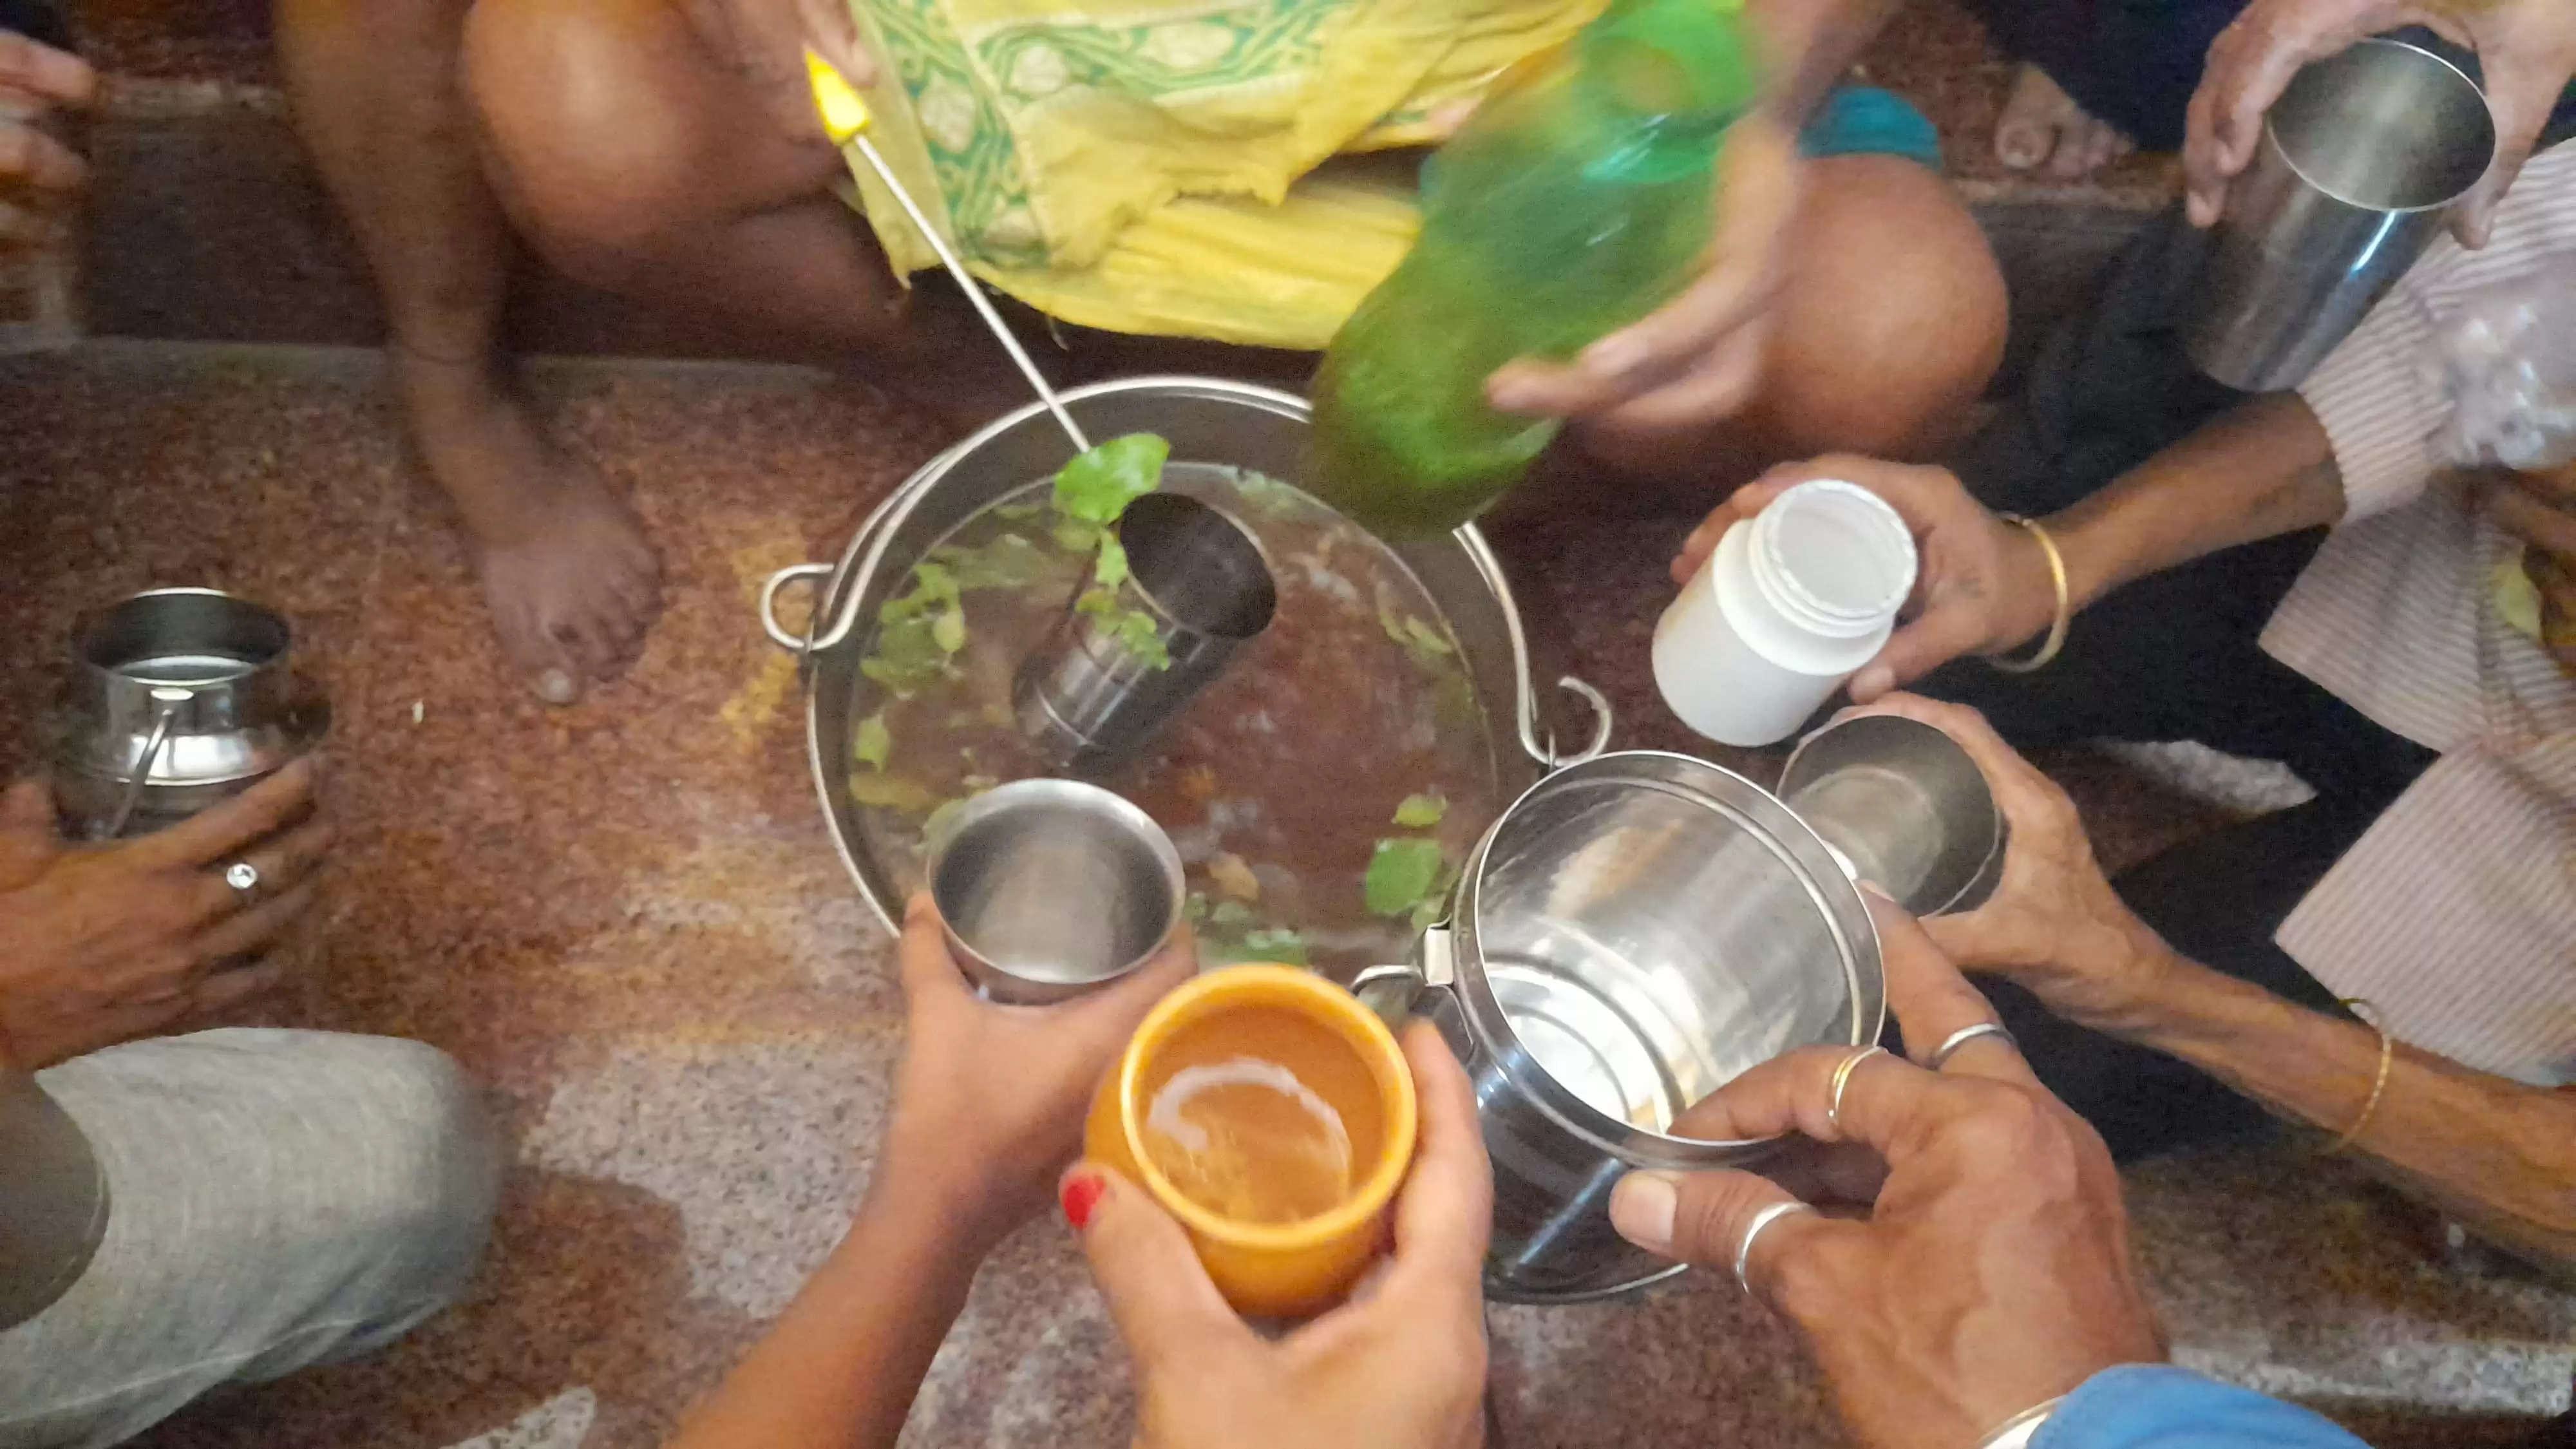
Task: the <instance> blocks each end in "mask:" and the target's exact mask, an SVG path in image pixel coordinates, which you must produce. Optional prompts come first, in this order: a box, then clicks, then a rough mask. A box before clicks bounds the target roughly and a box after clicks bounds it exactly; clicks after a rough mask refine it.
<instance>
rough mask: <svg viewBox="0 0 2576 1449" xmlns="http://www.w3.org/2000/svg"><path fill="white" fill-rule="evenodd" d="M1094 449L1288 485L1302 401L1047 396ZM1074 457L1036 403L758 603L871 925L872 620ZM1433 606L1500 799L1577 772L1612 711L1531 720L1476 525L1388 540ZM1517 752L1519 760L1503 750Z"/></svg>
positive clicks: (1224, 391)
mask: <svg viewBox="0 0 2576 1449" xmlns="http://www.w3.org/2000/svg"><path fill="white" fill-rule="evenodd" d="M1059 398H1060V400H1061V401H1062V403H1063V404H1064V406H1065V409H1066V410H1067V411H1068V412H1069V413H1070V414H1071V415H1072V416H1073V417H1074V418H1075V419H1076V420H1078V421H1079V423H1080V424H1081V426H1082V428H1083V429H1084V430H1085V431H1086V432H1087V433H1088V434H1089V435H1090V436H1092V437H1093V438H1111V437H1116V436H1118V435H1120V434H1122V433H1132V432H1150V433H1156V434H1159V435H1161V436H1162V437H1164V438H1165V439H1167V440H1169V441H1170V443H1171V445H1172V452H1171V456H1172V459H1173V463H1172V465H1171V466H1170V467H1169V468H1168V469H1167V470H1166V472H1165V482H1164V488H1165V489H1166V490H1167V491H1171V492H1177V493H1182V494H1185V495H1186V494H1190V493H1191V492H1192V491H1193V488H1194V487H1196V486H1198V485H1196V484H1194V483H1193V481H1192V478H1193V475H1194V474H1196V473H1202V472H1210V471H1220V470H1225V469H1242V470H1247V471H1250V472H1253V473H1259V474H1263V475H1266V476H1268V477H1271V478H1275V479H1279V480H1281V481H1285V482H1289V483H1294V482H1295V481H1296V480H1297V478H1298V477H1299V475H1300V474H1301V473H1302V471H1303V469H1304V466H1305V462H1304V460H1305V449H1306V434H1307V415H1308V410H1307V406H1306V402H1305V400H1304V399H1303V398H1300V397H1296V396H1294V395H1293V394H1289V393H1284V392H1279V391H1276V390H1274V389H1270V388H1263V387H1254V386H1251V385H1249V384H1245V383H1239V382H1228V381H1224V380H1221V379H1216V378H1197V377H1143V378H1128V379H1122V380H1119V381H1114V382H1105V383H1097V384H1094V385H1092V386H1088V387H1082V388H1076V389H1074V390H1072V391H1070V392H1065V393H1062V394H1059ZM1072 455H1073V450H1072V445H1071V443H1070V442H1068V440H1067V439H1066V437H1065V435H1064V432H1063V430H1062V428H1060V427H1059V426H1058V425H1057V423H1056V421H1055V420H1054V418H1053V417H1052V416H1051V415H1050V414H1049V413H1048V412H1047V410H1046V408H1045V407H1044V406H1043V405H1042V404H1036V403H1033V404H1031V405H1029V406H1027V407H1024V408H1022V409H1020V410H1019V411H1017V412H1014V413H1012V414H1010V415H1009V416H1007V417H1004V418H1002V419H1001V420H1000V421H998V422H995V423H993V424H992V425H991V426H989V427H986V428H985V429H983V430H982V431H981V432H978V433H976V434H975V435H974V436H972V437H969V438H967V439H966V440H965V441H964V442H961V443H959V444H958V445H957V446H955V447H953V448H951V449H949V450H948V451H947V452H945V453H943V454H941V455H940V456H939V457H937V458H934V459H932V460H931V461H930V462H929V463H927V464H925V465H924V466H923V467H922V468H921V469H920V471H918V472H916V473H914V474H913V475H912V476H911V477H910V478H909V479H907V480H905V482H904V483H903V484H902V486H900V487H899V488H897V489H896V490H895V491H894V493H893V494H891V495H890V496H888V497H887V499H886V500H885V502H883V503H881V504H879V505H878V506H877V508H876V510H875V511H874V512H873V513H871V514H870V515H869V516H868V519H867V521H866V522H865V523H864V524H862V525H861V526H860V528H859V531H858V534H857V536H856V537H855V538H853V539H851V540H850V545H849V547H848V548H846V549H844V550H843V551H842V554H841V557H840V559H839V561H838V562H837V563H804V564H796V565H793V566H791V567H788V568H784V569H781V570H779V571H778V572H777V573H775V574H772V575H771V576H770V578H769V580H768V582H767V583H766V584H765V585H764V586H763V587H762V589H761V593H760V620H761V627H762V628H763V629H764V630H765V631H766V632H767V633H768V635H769V637H770V639H771V641H772V642H774V643H776V644H777V645H778V646H779V647H781V648H783V649H787V650H790V651H792V652H794V653H796V654H797V655H798V656H799V657H800V658H801V659H802V661H803V664H804V669H805V675H806V678H805V684H806V714H805V721H806V758H807V761H808V764H809V765H810V767H811V769H812V772H813V777H814V788H815V792H816V794H817V795H819V796H820V797H821V800H822V803H823V813H824V816H825V818H826V819H827V820H828V821H829V823H830V825H831V829H832V838H833V843H834V845H835V847H836V848H837V849H838V850H839V852H840V855H841V859H842V862H843V863H844V864H845V865H847V866H848V867H849V871H850V875H851V878H852V879H853V880H855V881H856V882H857V883H858V887H859V891H860V894H862V895H863V896H865V897H866V898H867V901H868V903H869V905H870V906H872V907H873V908H874V909H875V911H876V913H877V915H878V917H879V918H880V919H881V920H883V921H884V922H885V923H886V924H887V926H888V927H889V928H892V927H893V926H894V925H895V923H897V922H899V921H900V920H901V919H902V917H903V899H904V892H905V891H906V889H907V888H908V887H909V885H910V882H909V881H908V880H906V879H902V878H900V877H899V874H898V871H897V869H896V867H895V865H894V863H892V862H889V861H887V860H884V859H881V858H879V856H878V854H877V853H876V852H875V851H873V850H872V849H871V848H870V846H869V842H868V838H867V836H866V834H865V833H864V832H863V830H862V828H861V822H860V807H859V806H858V804H857V803H856V802H855V801H854V800H852V799H851V796H850V782H849V770H848V762H849V760H850V752H851V743H852V739H853V732H854V730H855V729H856V727H857V724H858V718H859V716H860V714H861V713H863V712H862V711H858V710H856V709H854V707H853V706H854V704H855V702H856V700H857V698H858V690H857V684H858V681H859V677H860V676H859V673H858V666H859V660H860V658H861V656H862V655H863V654H864V653H865V651H866V649H867V647H868V641H869V635H870V633H871V631H872V630H873V628H874V625H875V621H876V617H877V610H878V608H879V607H880V606H881V605H882V604H884V603H885V601H886V600H888V599H889V598H892V597H894V596H895V595H897V594H900V593H901V592H902V591H903V590H904V589H905V588H906V587H908V578H909V575H910V573H911V570H912V567H913V565H914V564H915V563H917V562H919V561H920V560H921V558H922V557H923V556H924V555H925V554H927V553H928V551H929V550H930V548H931V547H932V546H933V545H935V544H936V543H938V542H939V541H940V540H941V539H943V538H945V537H946V536H947V535H948V534H949V532H950V531H951V530H953V529H955V528H956V527H957V526H958V525H959V524H961V523H963V522H965V521H966V520H967V519H968V518H970V517H972V516H973V515H975V514H976V513H977V512H979V511H981V510H982V509H983V508H985V507H986V506H987V505H990V504H992V503H995V502H997V501H1000V500H1002V499H1004V498H1006V497H1008V496H1009V495H1010V494H1012V493H1013V492H1014V491H1015V490H1018V489H1021V488H1024V487H1026V486H1027V485H1029V484H1030V483H1032V482H1034V481H1037V480H1040V479H1044V478H1048V477H1051V476H1052V475H1053V474H1054V473H1055V472H1056V471H1057V470H1058V469H1060V468H1062V467H1063V466H1064V464H1065V463H1066V462H1067V461H1068V460H1069V459H1070V458H1071V457H1072ZM1388 546H1389V547H1390V548H1391V549H1392V550H1393V551H1394V553H1395V554H1396V556H1397V558H1398V559H1400V560H1401V561H1402V562H1403V564H1404V565H1405V567H1407V568H1408V569H1410V570H1411V571H1412V573H1413V575H1414V577H1415V578H1416V579H1417V580H1418V581H1420V583H1421V584H1422V586H1423V588H1424V591H1425V592H1426V593H1428V594H1429V596H1430V598H1431V600H1432V601H1433V602H1434V603H1435V604H1436V605H1438V607H1439V608H1440V610H1441V612H1442V614H1443V615H1444V616H1445V618H1446V621H1447V623H1448V625H1449V628H1450V630H1451V632H1452V633H1453V634H1454V636H1455V637H1456V639H1457V642H1458V647H1459V655H1460V657H1461V658H1462V659H1463V660H1464V661H1465V663H1466V666H1467V671H1468V674H1469V676H1470V679H1471V682H1472V683H1473V686H1474V688H1475V692H1476V697H1477V700H1478V702H1479V704H1480V705H1481V706H1482V708H1483V713H1484V716H1485V718H1486V719H1487V720H1488V721H1490V722H1492V725H1493V728H1494V729H1495V731H1496V732H1497V734H1498V735H1500V736H1501V739H1499V740H1498V741H1497V747H1496V751H1495V754H1496V758H1495V761H1494V765H1495V769H1496V773H1497V782H1498V784H1499V785H1500V786H1501V787H1502V793H1503V794H1504V795H1505V796H1509V795H1510V794H1512V793H1513V792H1515V791H1518V790H1520V789H1522V788H1523V787H1525V786H1527V785H1528V784H1529V783H1530V781H1532V780H1533V779H1535V778H1537V776H1538V774H1539V772H1540V771H1541V770H1542V769H1547V768H1554V767H1556V766H1558V765H1563V764H1568V763H1572V762H1576V761H1581V760H1587V759H1590V758H1591V757H1593V756H1594V755H1597V754H1599V753H1600V752H1601V750H1602V748H1603V746H1604V745H1606V744H1607V743H1608V741H1609V737H1610V725H1611V720H1610V708H1609V704H1608V702H1607V701H1606V700H1604V699H1603V698H1602V697H1601V694H1600V692H1599V691H1598V690H1595V689H1594V688H1592V687H1591V686H1590V685H1588V684H1585V683H1583V682H1582V681H1580V680H1577V679H1574V678H1571V677H1568V678H1565V679H1562V680H1560V681H1559V684H1560V685H1561V687H1563V688H1565V689H1566V690H1568V691H1570V692H1572V693H1574V694H1576V695H1579V696H1581V697H1582V698H1583V700H1584V701H1585V702H1586V703H1587V704H1588V705H1589V706H1590V708H1591V711H1592V714H1591V720H1590V726H1591V728H1590V734H1589V738H1588V740H1587V742H1586V743H1584V744H1583V745H1582V746H1580V747H1578V748H1571V749H1569V748H1562V747H1560V746H1559V745H1558V744H1557V742H1556V737H1555V736H1554V734H1553V733H1552V731H1551V730H1550V727H1549V725H1548V723H1547V721H1546V720H1545V718H1544V717H1543V715H1542V713H1541V711H1540V708H1539V705H1538V700H1537V698H1536V695H1535V692H1534V690H1533V689H1532V686H1531V683H1530V678H1529V650H1528V647H1527V644H1526V642H1525V640H1524V637H1523V635H1522V633H1521V622H1520V614H1519V612H1518V610H1517V609H1516V608H1515V607H1514V605H1513V602H1512V594H1511V589H1510V587H1509V586H1508V585H1507V584H1505V583H1504V581H1503V574H1502V569H1501V567H1500V566H1499V565H1498V564H1497V563H1496V562H1495V560H1494V557H1493V554H1492V553H1491V552H1489V551H1488V550H1487V549H1486V547H1485V543H1484V540H1483V538H1482V537H1480V536H1479V535H1478V534H1477V532H1476V530H1475V529H1474V528H1473V527H1466V528H1460V529H1458V530H1456V531H1455V532H1453V533H1449V534H1444V535H1441V536H1438V537H1434V538H1427V539H1411V540H1402V541H1392V540H1391V541H1389V542H1388ZM800 582H801V583H808V584H815V585H819V588H818V590H817V592H816V594H815V603H814V610H813V614H812V617H811V619H810V621H809V622H808V624H807V625H806V627H805V628H804V629H802V630H796V629H791V628H789V627H788V626H787V625H785V624H783V623H782V622H780V620H779V618H778V614H777V605H778V595H779V593H780V592H781V591H782V590H784V589H785V588H787V587H788V586H789V585H791V584H796V583H800ZM1514 742H1516V743H1517V746H1518V748H1517V749H1515V748H1512V747H1511V745H1512V744H1513V743H1514Z"/></svg>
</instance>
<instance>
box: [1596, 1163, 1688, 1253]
mask: <svg viewBox="0 0 2576 1449" xmlns="http://www.w3.org/2000/svg"><path fill="white" fill-rule="evenodd" d="M1681 1202H1682V1197H1681V1194H1680V1193H1679V1192H1677V1191H1675V1190H1674V1188H1673V1184H1672V1180H1671V1179H1670V1178H1667V1177H1663V1176H1661V1175H1659V1174H1656V1173H1652V1172H1632V1173H1629V1174H1628V1175H1627V1176H1626V1177H1623V1178H1621V1179H1619V1185H1618V1186H1617V1187H1614V1188H1612V1189H1610V1226H1612V1227H1614V1228H1617V1229H1618V1230H1619V1236H1621V1237H1623V1238H1626V1239H1627V1240H1628V1241H1629V1242H1632V1243H1634V1244H1636V1245H1637V1246H1638V1247H1640V1248H1643V1249H1645V1250H1646V1251H1647V1252H1649V1253H1665V1252H1670V1251H1671V1250H1672V1246H1673V1214H1674V1213H1675V1212H1676V1211H1678V1210H1679V1209H1680V1207H1681Z"/></svg>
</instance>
